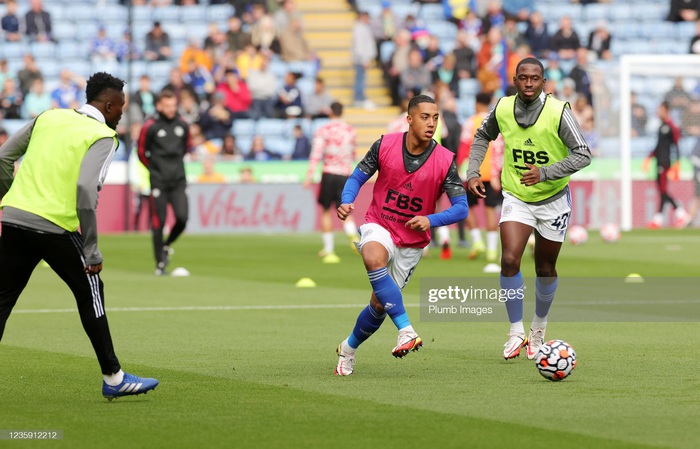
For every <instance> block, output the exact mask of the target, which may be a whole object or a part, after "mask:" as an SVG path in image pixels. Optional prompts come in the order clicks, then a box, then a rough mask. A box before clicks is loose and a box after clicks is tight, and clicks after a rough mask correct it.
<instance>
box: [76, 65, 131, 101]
mask: <svg viewBox="0 0 700 449" xmlns="http://www.w3.org/2000/svg"><path fill="white" fill-rule="evenodd" d="M124 84H126V82H125V81H124V80H121V79H119V78H117V77H114V76H112V75H110V74H109V73H106V72H97V73H95V74H93V75H92V76H91V77H90V79H88V80H87V84H86V85H85V99H86V100H87V102H88V103H90V102H92V101H95V100H98V99H99V98H100V97H101V96H102V95H104V94H105V93H106V92H107V91H109V90H116V91H117V92H122V91H123V90H124Z"/></svg>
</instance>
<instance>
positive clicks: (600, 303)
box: [12, 298, 700, 314]
mask: <svg viewBox="0 0 700 449" xmlns="http://www.w3.org/2000/svg"><path fill="white" fill-rule="evenodd" d="M485 304H489V303H488V302H481V303H469V304H468V305H474V306H477V305H485ZM498 304H499V305H500V304H501V303H498ZM673 304H700V298H699V299H669V300H664V301H659V302H652V301H604V300H601V301H567V302H566V303H564V302H563V301H562V305H560V306H559V307H566V306H624V305H643V306H644V305H653V306H664V305H673ZM404 306H405V307H420V304H417V303H407V304H404ZM425 306H426V307H427V304H426V305H425ZM363 307H367V303H364V304H290V305H284V304H269V305H257V306H182V307H108V308H107V312H112V313H114V312H184V311H188V312H191V311H197V312H208V311H222V310H224V311H225V310H304V309H317V310H321V309H354V308H360V309H361V308H363ZM77 311H78V309H20V310H13V311H12V313H21V314H39V313H75V312H77Z"/></svg>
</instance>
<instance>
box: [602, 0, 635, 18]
mask: <svg viewBox="0 0 700 449" xmlns="http://www.w3.org/2000/svg"><path fill="white" fill-rule="evenodd" d="M607 6H608V8H609V11H608V18H609V19H610V20H612V21H614V22H617V21H618V20H630V19H632V18H633V17H634V15H633V11H632V9H633V8H632V7H631V6H630V5H629V4H627V3H611V4H609V5H607Z"/></svg>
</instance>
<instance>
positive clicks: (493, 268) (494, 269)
mask: <svg viewBox="0 0 700 449" xmlns="http://www.w3.org/2000/svg"><path fill="white" fill-rule="evenodd" d="M500 272H501V267H499V266H498V264H497V263H490V264H488V265H486V266H485V267H484V273H500Z"/></svg>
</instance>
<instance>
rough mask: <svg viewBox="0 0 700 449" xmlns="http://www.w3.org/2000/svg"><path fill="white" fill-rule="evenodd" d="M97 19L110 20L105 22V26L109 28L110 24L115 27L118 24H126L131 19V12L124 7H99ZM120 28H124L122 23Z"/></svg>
mask: <svg viewBox="0 0 700 449" xmlns="http://www.w3.org/2000/svg"><path fill="white" fill-rule="evenodd" d="M97 17H100V18H104V19H107V18H108V19H109V20H108V21H107V22H105V23H104V25H105V26H108V27H109V26H110V24H112V25H114V24H115V23H117V22H122V23H124V22H125V21H126V20H127V19H128V17H129V11H128V10H127V8H126V7H125V6H122V5H104V6H98V8H97ZM104 19H103V20H104ZM119 28H123V25H122V24H121V23H120V24H119Z"/></svg>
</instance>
